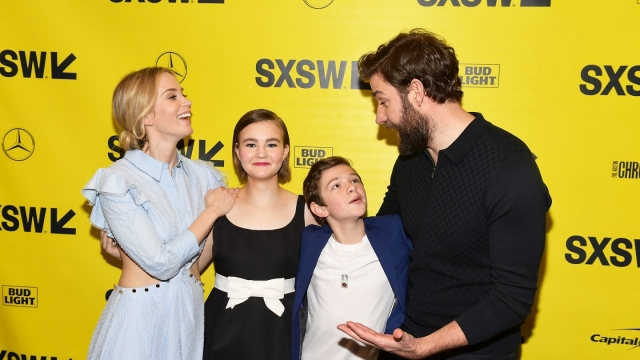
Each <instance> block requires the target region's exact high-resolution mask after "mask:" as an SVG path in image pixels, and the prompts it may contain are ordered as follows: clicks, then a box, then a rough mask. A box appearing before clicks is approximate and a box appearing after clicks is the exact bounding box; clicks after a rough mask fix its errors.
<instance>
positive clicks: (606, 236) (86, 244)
mask: <svg viewBox="0 0 640 360" xmlns="http://www.w3.org/2000/svg"><path fill="white" fill-rule="evenodd" d="M639 18H640V0H616V1H601V0H582V1H577V0H573V1H571V0H395V1H389V0H286V1H285V0H272V1H249V0H93V1H81V0H55V1H51V0H33V1H26V2H25V1H3V3H2V11H1V13H0V34H2V36H1V37H0V140H1V141H2V143H1V145H2V150H3V152H2V153H1V154H0V179H1V180H0V285H1V286H2V304H1V305H0V359H8V360H13V359H34V358H36V359H60V360H61V359H65V360H66V359H74V360H78V359H82V358H85V357H86V353H87V349H88V345H89V340H90V338H91V334H92V331H93V329H94V326H95V325H96V323H97V320H98V317H99V315H100V312H101V311H102V308H103V306H104V305H105V294H106V292H107V291H108V290H109V289H111V288H113V285H114V284H115V283H117V281H118V277H119V274H120V268H119V266H120V264H119V262H118V261H116V260H114V259H113V258H110V257H109V255H107V254H105V253H103V252H102V251H101V248H100V242H99V239H98V236H99V233H98V232H97V231H96V230H95V229H92V228H91V226H90V224H89V211H90V207H89V206H88V204H87V202H86V201H85V199H84V198H83V197H82V196H81V194H80V189H81V188H82V187H83V185H85V184H86V182H87V181H88V180H89V178H90V177H91V176H92V174H93V173H94V172H95V171H96V169H98V168H99V167H107V166H109V165H110V164H112V163H113V162H114V161H116V160H118V159H120V158H121V157H122V149H121V148H120V144H119V142H118V140H117V136H116V134H117V130H116V129H115V127H114V124H113V122H112V120H111V114H110V110H111V108H110V105H111V94H112V92H113V89H114V87H115V85H116V84H117V82H118V81H119V80H120V79H121V78H122V77H123V76H124V75H125V74H127V73H129V72H130V71H133V70H137V69H139V68H143V67H147V66H153V65H160V66H166V67H171V68H172V69H174V70H175V72H176V74H177V75H178V77H179V80H180V82H181V84H182V86H183V87H184V89H185V93H187V94H188V95H189V98H190V99H191V100H193V113H194V117H193V126H194V128H195V132H194V134H193V135H192V136H191V137H190V138H188V139H185V140H184V141H183V143H182V144H181V149H182V150H181V151H182V152H183V154H185V155H186V156H188V157H190V158H192V159H203V160H207V161H211V162H213V164H214V165H215V166H217V167H219V169H220V170H222V171H223V172H225V173H227V174H228V177H229V179H230V184H231V185H232V186H236V185H238V181H237V180H236V177H235V175H234V173H233V168H232V163H231V149H232V148H231V136H232V130H233V126H234V125H235V123H236V121H237V120H238V119H239V118H240V116H241V115H242V114H244V113H245V112H246V111H248V110H250V109H255V108H267V109H270V110H273V111H275V112H276V113H277V114H279V115H280V116H281V117H282V118H283V119H284V120H285V122H286V123H287V125H288V127H289V131H290V135H291V139H292V154H294V156H293V158H292V165H293V181H292V182H291V183H289V184H287V185H286V188H287V189H289V190H291V191H293V192H296V193H300V192H301V191H302V190H301V187H302V186H301V183H302V180H303V179H304V176H305V175H306V172H307V171H308V169H309V167H310V165H311V164H313V163H314V162H315V161H317V159H319V158H322V157H326V156H331V155H342V156H345V157H348V158H350V159H351V160H352V161H353V163H354V167H355V168H356V169H357V170H358V171H359V172H360V174H362V176H363V179H364V181H365V184H366V186H367V191H368V195H369V204H370V208H369V213H370V214H375V213H376V211H377V209H378V207H379V206H380V204H381V202H382V198H383V194H384V192H385V188H386V185H387V183H388V179H389V175H390V173H391V168H392V165H393V162H394V160H395V158H396V156H397V149H396V145H397V139H396V137H395V134H394V133H393V132H390V131H388V130H385V129H384V128H380V127H378V126H376V125H375V123H374V110H375V103H374V101H373V99H372V96H371V91H370V89H368V88H367V86H366V84H363V83H361V82H360V81H359V80H358V77H357V71H356V61H357V60H358V58H359V57H360V56H361V55H362V54H363V53H365V52H368V51H372V50H375V49H376V48H377V46H378V45H379V44H381V43H383V42H386V41H388V40H389V39H391V38H392V37H393V36H395V35H396V34H397V33H398V32H400V31H404V30H410V29H412V28H415V27H422V28H426V29H429V30H431V31H433V32H436V33H438V34H440V35H442V36H443V37H444V38H445V39H447V41H448V42H449V43H450V44H451V45H452V46H453V47H454V48H455V49H456V52H457V54H458V58H459V60H460V63H461V66H460V78H461V80H462V84H463V87H464V89H463V90H464V92H465V96H464V100H463V106H464V107H465V109H467V110H468V111H479V112H482V113H483V114H484V116H485V117H486V118H487V119H488V120H489V121H491V122H493V123H494V124H496V125H498V126H500V127H503V128H504V129H506V130H508V131H510V132H511V133H513V134H515V135H516V136H518V137H520V138H521V139H523V140H524V141H525V142H526V143H527V144H528V145H529V147H530V148H531V149H532V151H533V152H534V153H535V155H536V156H537V158H538V160H537V162H538V166H539V167H540V170H541V172H542V175H543V178H544V180H545V182H546V184H547V185H548V187H549V189H550V191H551V194H552V197H553V206H552V208H551V211H550V212H549V216H548V218H549V225H548V229H549V230H548V235H547V247H546V252H545V256H544V259H543V263H542V267H541V270H540V290H539V292H538V297H537V300H536V304H535V306H534V308H533V311H532V315H531V316H530V317H529V319H528V320H527V321H526V323H525V324H524V326H523V329H524V331H523V335H524V337H523V342H524V343H523V359H527V360H530V359H638V358H639V357H640V347H639V345H640V342H639V338H640V311H638V297H640V290H638V279H639V277H638V272H639V269H640V225H639V224H640V221H639V220H638V215H640V214H639V210H638V206H637V203H638V199H640V189H639V186H640V166H639V163H640V142H639V141H638V135H639V134H640V126H639V125H638V120H640V119H639V118H638V104H640V102H639V101H640V99H639V98H638V96H640V50H639V47H638V28H637V24H638V19H639ZM213 277H214V271H213V269H212V268H210V269H209V270H207V272H206V273H205V274H204V276H203V281H204V283H205V284H206V286H205V290H206V291H205V296H206V295H207V294H208V293H209V291H210V289H211V286H212V284H213Z"/></svg>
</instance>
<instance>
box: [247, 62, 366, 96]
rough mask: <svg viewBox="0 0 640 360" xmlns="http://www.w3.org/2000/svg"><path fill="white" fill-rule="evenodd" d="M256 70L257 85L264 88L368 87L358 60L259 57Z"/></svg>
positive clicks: (358, 88)
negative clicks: (361, 73)
mask: <svg viewBox="0 0 640 360" xmlns="http://www.w3.org/2000/svg"><path fill="white" fill-rule="evenodd" d="M256 72H257V73H258V75H259V76H256V77H255V80H256V84H257V85H258V86H260V87H264V88H267V87H277V88H279V87H288V88H292V89H295V88H300V89H311V88H314V87H316V88H320V89H355V90H371V86H369V84H367V83H365V82H363V81H362V80H360V78H359V77H358V62H357V61H346V60H328V61H325V60H307V59H303V60H283V59H273V60H272V59H260V60H258V61H257V62H256Z"/></svg>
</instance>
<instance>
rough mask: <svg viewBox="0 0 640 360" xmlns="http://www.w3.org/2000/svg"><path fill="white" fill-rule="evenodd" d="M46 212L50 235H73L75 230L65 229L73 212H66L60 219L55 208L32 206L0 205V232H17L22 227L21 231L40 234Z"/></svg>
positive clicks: (43, 227) (43, 228) (42, 229)
mask: <svg viewBox="0 0 640 360" xmlns="http://www.w3.org/2000/svg"><path fill="white" fill-rule="evenodd" d="M47 210H49V213H50V214H51V215H50V216H49V220H50V222H49V231H50V232H51V234H62V235H75V234H76V229H75V228H70V227H65V226H66V225H67V223H68V222H69V221H70V220H71V219H73V217H74V216H75V215H76V213H75V212H74V211H73V210H71V209H70V210H69V211H67V213H66V214H64V215H62V216H61V217H59V216H58V209H57V208H50V209H48V208H44V207H41V208H36V207H34V206H31V207H26V206H15V205H0V220H4V221H1V222H0V231H11V232H13V231H18V230H19V229H20V225H22V231H24V232H35V233H39V234H42V233H43V232H45V233H46V232H47V231H46V230H45V226H44V225H45V218H46V217H47Z"/></svg>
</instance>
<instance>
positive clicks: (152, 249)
mask: <svg viewBox="0 0 640 360" xmlns="http://www.w3.org/2000/svg"><path fill="white" fill-rule="evenodd" d="M191 105H192V103H191V101H189V100H188V99H187V98H186V97H185V95H184V93H183V89H182V88H181V87H180V85H179V83H178V81H177V80H176V78H175V75H174V74H173V72H171V70H168V69H164V68H158V67H153V68H145V69H142V70H139V71H135V72H133V73H131V74H129V75H127V76H125V77H124V78H123V79H122V80H121V81H120V83H119V84H118V86H117V87H116V89H115V91H114V94H113V104H112V111H113V118H114V120H115V121H116V123H117V124H118V125H119V126H120V127H121V128H122V129H123V131H122V133H121V135H120V143H121V145H122V146H123V148H124V149H125V150H126V152H125V155H124V157H123V158H122V159H120V160H118V161H116V163H115V164H113V165H112V166H110V167H109V168H106V169H99V170H98V171H97V172H96V174H95V175H94V176H93V178H92V179H91V180H90V181H89V183H88V184H87V185H86V186H85V187H84V189H83V190H82V193H83V195H84V196H85V197H86V198H87V199H88V200H89V202H90V203H91V204H92V205H93V210H92V212H91V223H92V224H93V225H94V226H95V227H97V228H99V229H101V230H104V231H105V233H106V235H107V236H109V237H111V238H113V239H114V241H115V242H116V243H117V246H118V249H119V252H120V257H121V259H122V275H121V276H120V280H119V282H118V285H117V286H116V288H115V290H114V291H113V292H112V293H111V295H110V297H109V299H108V302H107V305H106V307H105V309H104V310H103V312H102V316H101V317H100V320H99V322H98V325H97V327H96V329H95V331H94V333H93V337H92V339H91V344H90V347H89V355H88V358H89V359H154V360H158V359H171V360H176V359H189V360H191V359H196V358H199V357H201V354H202V347H203V331H204V329H203V327H204V320H203V296H202V283H201V282H200V280H199V279H200V275H199V274H200V273H199V271H198V267H197V263H196V259H197V257H198V255H199V254H200V252H201V251H202V248H203V247H204V244H205V240H206V238H207V237H210V233H211V228H212V226H213V223H214V222H215V221H216V219H217V218H218V217H220V216H222V215H224V214H226V213H227V212H228V211H229V209H231V207H232V206H233V203H234V201H235V196H236V191H235V190H230V189H227V188H225V187H224V185H225V184H224V182H223V178H222V176H221V174H220V173H219V172H218V171H217V170H215V169H214V168H213V167H212V166H210V165H208V164H207V163H205V162H201V161H191V160H189V159H187V158H185V157H183V156H181V155H180V154H179V153H178V151H177V150H176V144H177V143H178V141H180V140H181V139H183V138H184V137H187V136H189V135H191V133H192V132H193V128H192V127H191V115H192V113H191ZM214 189H215V190H214Z"/></svg>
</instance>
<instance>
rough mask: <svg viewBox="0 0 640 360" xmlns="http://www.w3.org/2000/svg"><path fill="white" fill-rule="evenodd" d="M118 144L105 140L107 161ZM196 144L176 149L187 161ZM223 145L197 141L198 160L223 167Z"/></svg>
mask: <svg viewBox="0 0 640 360" xmlns="http://www.w3.org/2000/svg"><path fill="white" fill-rule="evenodd" d="M118 144H120V142H119V140H118V135H113V136H111V137H110V138H109V140H107V146H108V147H109V149H110V150H111V152H109V153H107V156H108V157H109V160H111V161H113V162H116V161H117V160H119V159H122V157H123V156H124V152H125V151H124V149H123V148H121V147H120V146H119V145H118ZM195 144H196V140H194V139H187V141H186V142H185V141H184V140H180V141H179V142H178V145H177V148H178V150H180V153H181V154H182V156H184V157H187V158H189V159H193V157H194V155H193V149H194V146H195ZM223 147H224V144H222V142H220V141H217V142H216V143H215V144H214V145H213V146H212V147H209V146H208V145H207V140H202V139H201V140H198V159H199V160H203V161H210V162H212V163H213V166H217V167H224V160H214V159H213V157H214V156H216V155H217V154H218V152H220V150H222V148H223ZM0 360H2V359H0Z"/></svg>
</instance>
